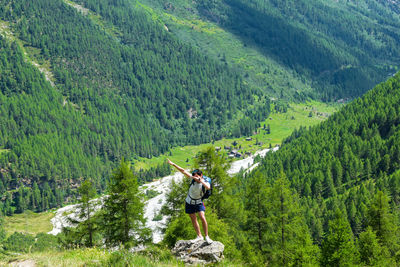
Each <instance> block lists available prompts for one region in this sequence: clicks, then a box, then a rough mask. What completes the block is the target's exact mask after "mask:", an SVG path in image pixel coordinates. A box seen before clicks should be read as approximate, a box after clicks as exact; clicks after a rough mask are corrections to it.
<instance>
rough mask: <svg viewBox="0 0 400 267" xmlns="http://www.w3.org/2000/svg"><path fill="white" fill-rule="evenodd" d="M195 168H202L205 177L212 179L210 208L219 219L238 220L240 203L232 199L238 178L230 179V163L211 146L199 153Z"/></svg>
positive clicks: (208, 201)
mask: <svg viewBox="0 0 400 267" xmlns="http://www.w3.org/2000/svg"><path fill="white" fill-rule="evenodd" d="M195 167H200V168H201V169H202V170H203V173H204V175H206V176H209V177H210V178H211V179H212V186H213V189H212V196H211V197H210V198H209V199H208V200H207V203H208V206H210V207H211V208H212V209H213V210H215V211H216V212H217V215H218V217H219V218H229V217H232V216H234V217H235V218H237V212H238V210H237V209H238V207H237V206H235V205H236V204H237V203H238V201H234V200H233V199H232V197H233V196H232V190H233V187H234V185H236V184H237V182H236V177H230V176H228V174H227V170H228V169H229V167H230V163H229V162H228V161H227V160H226V158H225V157H224V156H223V155H222V154H221V153H217V152H216V151H215V149H214V147H212V146H209V147H207V148H206V149H205V150H202V151H200V152H199V153H198V155H197V158H196V160H195Z"/></svg>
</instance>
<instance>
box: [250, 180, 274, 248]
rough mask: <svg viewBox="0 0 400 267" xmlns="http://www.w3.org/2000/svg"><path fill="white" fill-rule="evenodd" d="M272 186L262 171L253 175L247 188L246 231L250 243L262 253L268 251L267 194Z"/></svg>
mask: <svg viewBox="0 0 400 267" xmlns="http://www.w3.org/2000/svg"><path fill="white" fill-rule="evenodd" d="M269 190H270V188H269V187H267V184H266V182H265V180H264V179H263V177H262V176H261V175H260V173H257V174H255V175H254V176H252V177H251V180H250V181H249V182H248V185H247V188H246V197H245V200H246V201H245V210H246V218H247V220H246V224H245V231H246V232H247V234H248V241H249V243H250V244H251V245H252V246H253V247H254V248H255V249H256V251H257V252H258V253H259V254H260V255H262V254H264V253H266V252H267V247H266V246H265V244H266V234H267V228H268V222H267V216H268V215H267V214H268V206H267V196H268V193H269Z"/></svg>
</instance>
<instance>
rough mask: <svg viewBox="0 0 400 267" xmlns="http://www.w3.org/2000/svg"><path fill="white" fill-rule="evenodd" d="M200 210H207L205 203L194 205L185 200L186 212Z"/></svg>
mask: <svg viewBox="0 0 400 267" xmlns="http://www.w3.org/2000/svg"><path fill="white" fill-rule="evenodd" d="M200 211H206V207H205V206H204V204H203V203H200V204H196V205H192V204H189V203H187V202H186V201H185V212H186V213H187V214H193V213H196V212H200Z"/></svg>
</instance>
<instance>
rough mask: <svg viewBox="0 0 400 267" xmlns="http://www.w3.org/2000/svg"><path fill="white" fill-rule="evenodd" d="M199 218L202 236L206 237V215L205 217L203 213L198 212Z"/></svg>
mask: <svg viewBox="0 0 400 267" xmlns="http://www.w3.org/2000/svg"><path fill="white" fill-rule="evenodd" d="M199 217H200V220H201V223H202V224H203V231H204V235H205V236H208V224H207V220H206V215H205V213H204V211H200V212H199ZM196 222H197V220H196Z"/></svg>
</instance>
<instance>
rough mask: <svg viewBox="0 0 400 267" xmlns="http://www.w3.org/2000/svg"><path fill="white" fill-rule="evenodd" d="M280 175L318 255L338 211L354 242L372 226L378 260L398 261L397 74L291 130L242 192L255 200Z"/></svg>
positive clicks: (399, 103)
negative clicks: (316, 122) (323, 116)
mask: <svg viewBox="0 0 400 267" xmlns="http://www.w3.org/2000/svg"><path fill="white" fill-rule="evenodd" d="M282 172H284V175H285V176H286V177H287V178H288V180H289V181H290V186H291V188H292V189H293V190H294V191H295V192H297V194H298V196H299V197H300V203H301V205H302V207H303V208H304V215H303V216H304V218H305V220H306V222H307V225H308V227H309V230H310V232H311V235H312V238H313V240H314V242H315V243H317V244H322V247H321V249H322V252H323V253H324V249H327V248H324V242H328V241H327V240H329V237H327V236H329V235H331V238H334V237H333V236H332V235H333V234H334V233H330V231H331V230H332V227H333V226H332V225H331V224H330V223H329V221H331V220H336V219H338V218H337V216H339V215H337V214H336V215H335V211H336V210H341V214H342V215H343V217H344V218H345V221H344V222H343V223H345V224H347V223H348V224H349V226H350V227H351V229H352V235H354V237H356V238H360V240H359V242H365V240H364V241H361V239H362V238H365V235H363V237H361V236H360V235H361V233H363V232H365V231H370V230H371V229H369V230H368V229H367V227H368V226H369V227H372V229H373V230H374V231H375V234H376V236H377V237H375V238H378V240H379V244H380V245H381V246H383V247H384V250H386V253H388V254H386V256H385V257H387V259H392V260H396V261H397V262H399V258H398V255H399V254H398V253H399V251H400V236H399V232H398V229H399V225H400V219H399V218H400V217H399V207H400V73H398V74H397V75H396V76H394V77H393V78H390V79H389V80H388V81H387V82H385V83H382V84H379V85H377V86H376V87H375V88H374V89H373V90H371V91H369V92H368V93H367V94H365V95H364V96H363V97H361V98H360V99H357V100H355V101H354V102H352V103H351V104H348V105H347V106H346V107H344V108H343V109H341V110H340V111H339V112H337V113H335V114H334V115H333V116H331V117H330V118H329V119H328V120H327V121H325V122H323V123H321V124H320V125H318V126H315V127H312V128H311V129H309V130H306V129H301V130H300V131H297V132H295V133H294V134H293V135H292V136H291V137H290V138H288V139H287V140H286V141H285V142H284V144H283V146H282V148H281V149H279V151H277V152H276V153H274V154H268V155H267V156H266V158H265V159H264V160H263V161H262V163H261V166H260V167H259V168H257V169H256V170H255V171H254V172H253V173H252V174H251V175H250V176H249V177H247V179H246V186H245V188H246V189H245V191H246V192H248V193H247V194H248V195H249V196H253V195H254V196H259V194H261V193H260V192H262V190H264V189H263V187H268V185H269V184H273V183H274V181H275V180H276V179H277V178H278V177H282ZM260 181H261V182H260ZM255 185H258V186H257V187H254V186H255ZM379 191H381V192H379ZM249 202H250V203H251V200H250V201H249ZM254 209H257V207H254ZM254 216H256V215H254ZM339 217H340V216H339ZM335 218H336V219H335ZM258 219H259V220H260V218H258ZM346 219H347V220H346ZM336 223H337V221H336ZM364 234H365V233H364ZM337 242H339V241H337ZM332 246H333V247H335V248H339V247H340V245H339V243H336V245H332ZM341 249H344V248H340V250H341ZM325 252H326V251H325ZM332 253H333V252H332ZM338 253H342V252H338ZM371 253H372V252H371ZM374 253H381V252H377V250H376V251H374ZM354 255H356V254H354ZM371 255H372V254H371ZM374 255H375V254H374ZM382 255H383V254H382ZM382 255H381V256H382ZM322 257H325V256H324V255H322ZM332 257H333V256H332ZM371 257H372V256H371ZM352 260H355V261H357V258H352ZM349 262H350V259H349ZM323 265H324V264H323ZM325 265H326V264H325ZM378 265H379V264H378ZM328 266H329V264H328Z"/></svg>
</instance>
